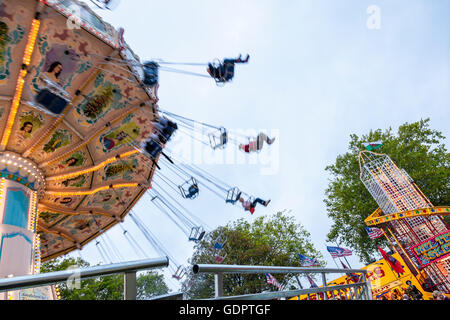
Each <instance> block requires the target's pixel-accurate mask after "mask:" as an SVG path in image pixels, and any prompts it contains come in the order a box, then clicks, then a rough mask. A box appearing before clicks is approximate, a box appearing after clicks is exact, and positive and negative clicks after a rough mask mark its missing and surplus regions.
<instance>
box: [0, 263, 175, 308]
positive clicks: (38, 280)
mask: <svg viewBox="0 0 450 320" xmlns="http://www.w3.org/2000/svg"><path fill="white" fill-rule="evenodd" d="M167 266H169V258H168V257H164V258H154V259H144V260H137V261H128V262H120V263H113V264H108V265H101V266H94V267H88V268H84V269H71V270H64V271H56V272H49V273H40V274H35V275H27V276H18V277H12V278H5V279H0V292H3V291H14V290H18V289H26V288H33V287H40V286H46V285H53V284H57V283H61V282H66V281H74V280H76V281H78V280H83V279H88V278H95V277H100V276H107V275H113V274H120V273H123V274H124V280H125V281H124V300H136V294H137V289H136V272H137V271H139V270H149V269H157V268H163V267H167Z"/></svg>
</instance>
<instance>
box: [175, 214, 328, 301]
mask: <svg viewBox="0 0 450 320" xmlns="http://www.w3.org/2000/svg"><path fill="white" fill-rule="evenodd" d="M220 237H223V238H226V239H227V241H226V243H225V246H224V248H223V249H222V251H220V252H217V251H216V249H214V247H213V246H214V240H215V239H218V238H220ZM298 253H300V254H304V255H307V256H310V257H314V258H316V259H318V260H319V261H321V260H322V261H321V263H322V264H324V262H323V257H322V255H321V254H320V252H319V251H317V250H316V249H315V248H314V246H313V244H312V243H311V240H310V234H309V233H308V232H307V231H306V230H305V229H304V227H303V226H302V225H300V224H296V223H295V219H294V218H293V217H290V216H287V215H286V214H284V213H283V212H278V213H277V214H275V215H272V216H263V217H259V218H258V219H256V220H255V221H254V223H253V224H250V223H249V222H247V221H245V220H244V219H239V220H237V221H235V222H232V223H229V224H228V225H227V226H225V227H219V228H217V229H216V230H214V231H212V232H211V233H210V237H208V239H205V240H204V241H201V242H199V243H198V244H197V245H196V246H195V248H194V254H193V256H192V258H191V259H190V260H191V263H192V264H209V263H216V262H214V257H215V256H216V255H217V254H220V255H221V256H225V260H224V264H236V265H260V266H300V261H299V259H298V256H297V254H298ZM275 277H276V279H277V281H278V282H279V283H280V284H281V285H283V286H284V287H285V288H288V289H289V288H290V287H292V286H294V285H295V283H296V280H295V277H294V275H293V274H276V276H275ZM223 278H224V281H223V286H224V294H225V295H241V294H250V293H258V292H262V291H265V290H274V287H273V286H272V285H269V284H267V282H266V278H265V275H264V274H224V277H223ZM183 286H184V288H185V289H187V292H186V294H187V296H188V297H190V298H195V299H201V298H210V297H212V296H214V291H213V290H214V275H212V274H197V275H194V274H192V273H191V274H188V277H187V278H186V280H185V281H184V283H183ZM275 289H276V288H275Z"/></svg>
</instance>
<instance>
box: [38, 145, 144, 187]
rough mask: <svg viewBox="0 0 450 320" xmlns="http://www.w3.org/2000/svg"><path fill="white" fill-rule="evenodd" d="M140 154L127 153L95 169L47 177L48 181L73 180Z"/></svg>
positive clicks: (133, 151) (136, 151)
mask: <svg viewBox="0 0 450 320" xmlns="http://www.w3.org/2000/svg"><path fill="white" fill-rule="evenodd" d="M138 152H139V151H138V150H132V151H128V152H125V153H122V154H121V155H119V157H118V158H117V157H112V158H109V159H107V160H105V161H103V162H101V163H99V164H98V165H96V166H93V167H90V168H87V169H84V170H80V171H76V172H71V173H66V174H62V175H58V176H53V177H47V181H54V180H64V179H70V178H73V177H77V176H81V175H82V174H85V173H90V172H93V171H97V170H99V169H101V168H103V167H105V166H106V165H108V164H110V163H113V162H115V161H117V160H119V159H123V158H126V157H129V156H131V155H133V154H136V153H138Z"/></svg>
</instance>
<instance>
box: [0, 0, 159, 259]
mask: <svg viewBox="0 0 450 320" xmlns="http://www.w3.org/2000/svg"><path fill="white" fill-rule="evenodd" d="M74 8H76V10H78V12H79V13H80V15H81V21H80V22H79V25H78V27H74V25H73V24H71V21H70V19H68V18H67V17H68V16H69V15H70V14H71V12H72V10H73V9H74ZM37 10H39V12H40V15H38V17H39V21H40V24H39V29H38V32H37V36H36V41H35V43H34V47H33V51H32V55H31V58H30V63H29V65H28V66H27V74H26V76H25V77H24V84H23V91H22V95H21V100H20V103H19V104H18V105H17V109H16V113H15V115H14V117H13V119H14V121H13V123H12V127H11V132H10V133H11V134H10V137H9V139H8V141H7V144H5V145H6V150H5V151H13V152H15V153H17V154H19V155H21V156H22V157H24V158H28V159H31V160H32V161H34V162H35V163H36V165H37V166H38V167H39V168H40V169H41V170H42V172H43V174H44V175H45V178H46V188H45V193H44V194H43V197H42V198H41V199H39V203H38V213H39V221H38V230H39V234H40V239H41V250H42V252H41V255H42V259H43V260H44V261H45V260H47V259H49V258H53V257H56V256H59V255H61V254H63V253H67V252H69V251H71V250H74V249H76V248H78V247H80V246H83V245H85V244H86V243H88V242H89V241H91V240H93V239H95V237H97V236H98V235H99V234H100V233H99V232H100V230H106V229H108V228H110V227H112V226H113V225H115V224H116V223H118V221H120V220H121V219H123V218H124V217H125V216H126V214H127V213H128V211H129V210H130V209H131V208H132V206H133V205H134V204H135V203H136V201H138V200H139V198H140V197H141V196H142V195H143V193H144V192H145V190H146V189H147V188H148V187H149V185H150V182H149V181H150V180H151V178H152V175H153V170H154V163H152V162H151V161H149V159H147V158H146V157H145V156H143V155H142V154H140V153H139V152H138V150H136V148H135V146H134V145H136V144H138V143H140V142H141V141H142V140H144V139H146V138H147V137H148V136H149V134H150V133H151V131H152V130H153V125H152V123H151V121H152V120H154V118H155V114H154V113H155V111H156V108H157V106H156V102H157V97H156V92H155V89H156V88H153V89H149V88H145V87H143V86H142V85H141V82H140V74H139V69H138V68H136V65H137V64H136V63H134V64H133V65H129V64H127V63H126V61H129V60H130V59H134V60H136V61H138V59H139V58H138V57H137V56H136V55H134V53H133V52H132V51H131V49H130V48H129V47H128V46H126V44H125V48H124V50H119V49H120V48H119V46H118V43H119V41H118V32H117V30H115V29H114V28H113V27H112V26H110V25H109V24H107V23H105V22H104V21H102V20H101V19H100V18H99V17H98V16H97V15H96V14H95V13H94V12H93V11H92V10H90V9H89V8H88V7H87V6H86V5H83V4H82V3H81V2H78V1H72V0H50V1H36V0H20V1H13V0H9V1H7V0H4V1H0V130H1V132H4V131H5V130H6V129H5V128H6V127H7V119H8V116H11V115H10V111H11V108H12V106H13V105H14V103H13V98H14V96H15V93H16V89H17V88H16V86H17V83H18V79H19V80H20V75H19V72H20V70H21V67H22V60H21V57H23V56H24V54H25V48H26V47H27V41H28V38H29V34H30V30H32V23H33V19H34V18H35V17H36V12H37ZM13 57H14V59H13ZM15 57H19V58H15ZM107 57H108V59H105V58H107ZM121 61H122V62H121ZM49 83H52V84H56V86H57V87H58V88H59V89H60V91H61V92H63V93H64V94H63V96H64V98H65V99H66V100H67V102H68V104H67V106H65V108H63V109H62V111H61V112H60V113H57V112H56V113H55V111H53V113H52V112H50V111H49V109H46V108H45V105H44V104H43V103H42V101H39V102H38V99H37V95H38V94H39V93H41V92H42V91H43V90H44V89H47V88H49V87H48V85H49Z"/></svg>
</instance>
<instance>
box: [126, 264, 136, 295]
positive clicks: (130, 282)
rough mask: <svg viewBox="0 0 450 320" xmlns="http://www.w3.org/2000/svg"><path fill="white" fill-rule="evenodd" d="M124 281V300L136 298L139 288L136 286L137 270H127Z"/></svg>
mask: <svg viewBox="0 0 450 320" xmlns="http://www.w3.org/2000/svg"><path fill="white" fill-rule="evenodd" d="M123 277H124V283H123V290H124V292H123V299H124V300H136V296H137V288H136V271H131V272H125V274H124V276H123Z"/></svg>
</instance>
